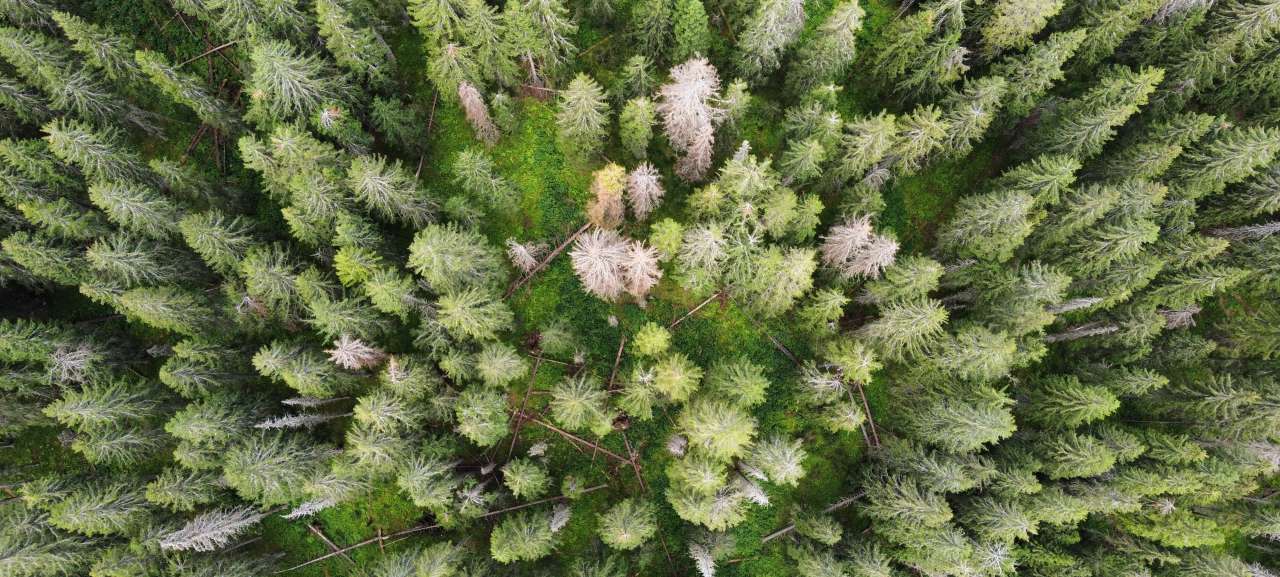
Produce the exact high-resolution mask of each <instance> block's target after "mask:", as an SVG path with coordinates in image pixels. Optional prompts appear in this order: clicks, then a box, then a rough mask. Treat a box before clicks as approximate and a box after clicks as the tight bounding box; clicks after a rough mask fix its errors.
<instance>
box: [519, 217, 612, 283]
mask: <svg viewBox="0 0 1280 577" xmlns="http://www.w3.org/2000/svg"><path fill="white" fill-rule="evenodd" d="M589 226H591V223H589V222H587V223H583V225H582V226H581V227H578V230H577V231H576V232H574V233H573V234H571V235H569V238H566V239H564V242H562V243H560V246H557V247H556V249H555V250H553V251H551V254H549V255H547V257H546V258H544V259H542V262H540V263H538V266H535V267H533V270H531V271H529V274H527V275H524V276H523V277H521V278H520V280H518V281H516V282H515V283H513V284H512V285H511V286H510V287H507V292H506V293H505V294H503V295H502V298H503V299H509V298H511V295H513V294H515V293H516V291H517V290H520V287H522V286H524V284H525V283H527V282H529V280H530V279H532V278H533V276H534V275H536V274H538V273H539V272H541V271H542V269H544V268H546V266H547V264H548V263H550V262H551V260H552V259H554V258H556V257H557V256H560V253H562V252H564V249H565V248H566V247H568V246H569V243H571V242H573V241H574V240H575V239H577V238H578V236H579V235H581V234H582V233H584V232H586V231H587V227H589Z"/></svg>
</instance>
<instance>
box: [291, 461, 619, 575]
mask: <svg viewBox="0 0 1280 577" xmlns="http://www.w3.org/2000/svg"><path fill="white" fill-rule="evenodd" d="M608 486H609V485H608V484H607V483H602V484H599V485H596V486H594V487H588V488H586V489H583V490H582V494H584V495H585V494H587V493H592V492H595V491H599V490H600V489H604V488H605V487H608ZM567 499H568V497H566V496H564V495H559V496H556V497H547V498H546V499H539V500H537V501H532V502H529V503H524V504H521V505H516V506H514V507H507V508H506V509H499V510H497V511H490V512H488V513H485V514H483V515H480V517H479V518H481V519H488V518H490V517H496V516H498V515H502V514H504V513H509V512H511V511H516V510H519V509H525V508H528V507H536V506H538V505H542V504H543V503H550V502H552V501H564V500H567ZM440 527H441V525H440V524H439V523H433V524H431V525H425V524H424V525H418V526H415V527H410V528H408V529H405V530H403V531H397V532H395V533H392V534H390V535H378V536H376V537H370V538H368V539H365V540H364V541H361V542H359V543H356V544H355V545H349V546H347V547H343V548H341V549H338V550H337V551H334V552H332V553H327V554H325V555H321V556H319V557H316V558H315V559H311V560H310V561H306V562H304V563H300V564H298V565H294V566H293V567H290V568H288V569H281V570H279V571H276V572H275V573H274V574H275V575H279V574H281V573H288V572H289V571H295V570H297V569H301V568H303V567H307V566H310V565H314V564H316V563H319V562H321V561H324V560H326V559H332V558H333V557H336V556H338V555H345V554H346V553H348V552H350V551H353V550H355V549H359V548H361V547H364V546H366V545H372V544H374V543H381V542H383V541H386V540H387V539H391V541H390V542H388V543H387V544H392V543H396V542H398V541H401V540H403V539H404V538H405V537H408V536H409V535H413V534H414V533H421V532H423V531H430V530H432V529H439V528H440Z"/></svg>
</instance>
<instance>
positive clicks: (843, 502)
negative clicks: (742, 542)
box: [760, 491, 863, 545]
mask: <svg viewBox="0 0 1280 577" xmlns="http://www.w3.org/2000/svg"><path fill="white" fill-rule="evenodd" d="M862 495H863V491H858V492H857V493H854V494H852V495H850V496H848V497H845V498H843V499H840V500H839V501H836V502H835V503H832V504H831V505H829V506H828V507H827V508H826V509H823V510H822V512H823V513H831V512H833V511H839V510H840V509H843V508H845V507H848V506H849V505H852V504H853V502H854V501H857V500H858V499H861V498H862ZM795 530H796V524H795V523H792V524H790V525H787V526H786V527H783V528H781V529H778V530H777V531H774V532H772V533H769V534H768V535H765V536H764V537H763V538H761V539H760V544H761V545H764V544H765V543H768V542H770V541H772V540H774V539H777V538H778V537H781V536H783V535H786V534H787V533H790V532H792V531H795Z"/></svg>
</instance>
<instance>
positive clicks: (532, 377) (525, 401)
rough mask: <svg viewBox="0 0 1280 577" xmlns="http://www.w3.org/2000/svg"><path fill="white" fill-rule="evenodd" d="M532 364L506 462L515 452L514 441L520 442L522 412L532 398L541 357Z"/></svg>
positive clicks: (522, 421) (517, 412)
mask: <svg viewBox="0 0 1280 577" xmlns="http://www.w3.org/2000/svg"><path fill="white" fill-rule="evenodd" d="M537 359H538V360H536V361H534V362H533V371H532V373H531V374H530V376H529V386H528V388H526V389H525V391H524V397H523V398H521V399H520V410H519V411H516V414H515V415H514V416H515V419H516V424H515V431H514V432H512V433H511V445H510V446H509V447H507V460H508V461H510V460H511V453H512V452H514V451H515V450H516V441H519V440H520V428H521V427H523V426H524V410H525V407H527V406H529V397H531V396H533V394H532V393H533V384H534V383H535V382H537V380H538V368H539V367H541V366H542V357H537Z"/></svg>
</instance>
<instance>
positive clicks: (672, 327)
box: [667, 291, 720, 329]
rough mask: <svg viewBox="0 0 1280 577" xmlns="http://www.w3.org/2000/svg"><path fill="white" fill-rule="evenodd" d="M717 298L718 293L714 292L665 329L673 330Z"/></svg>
mask: <svg viewBox="0 0 1280 577" xmlns="http://www.w3.org/2000/svg"><path fill="white" fill-rule="evenodd" d="M718 296H720V291H716V292H715V293H713V294H712V295H711V296H709V297H707V300H705V301H702V302H701V303H698V306H696V307H693V308H692V309H689V312H687V313H684V316H682V317H680V318H678V319H676V320H675V322H672V323H671V324H669V325H667V328H668V329H674V328H676V326H677V325H679V324H680V323H682V322H684V320H685V319H687V318H689V317H691V316H693V314H694V313H696V312H698V311H700V310H702V307H705V306H707V305H708V304H711V301H713V300H715V299H716V297H718Z"/></svg>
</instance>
